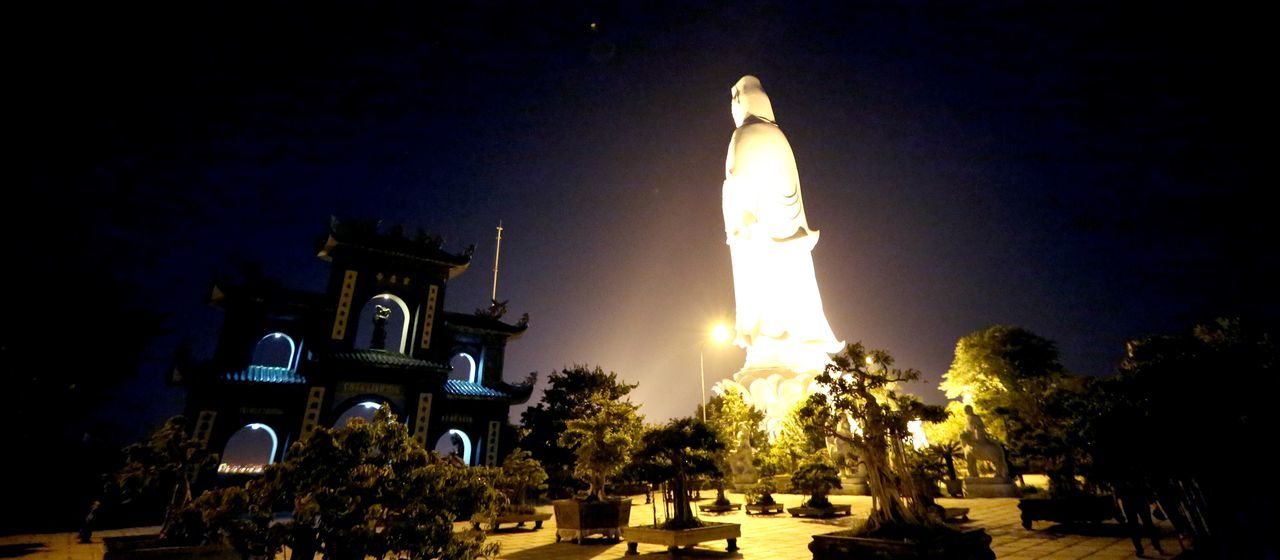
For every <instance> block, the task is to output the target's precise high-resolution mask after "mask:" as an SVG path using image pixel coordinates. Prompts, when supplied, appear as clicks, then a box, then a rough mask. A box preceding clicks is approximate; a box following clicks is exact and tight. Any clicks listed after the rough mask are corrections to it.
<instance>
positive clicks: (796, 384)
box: [711, 367, 822, 441]
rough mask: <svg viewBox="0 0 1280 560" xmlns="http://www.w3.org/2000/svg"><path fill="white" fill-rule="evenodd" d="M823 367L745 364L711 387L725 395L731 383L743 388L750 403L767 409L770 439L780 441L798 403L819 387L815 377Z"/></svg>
mask: <svg viewBox="0 0 1280 560" xmlns="http://www.w3.org/2000/svg"><path fill="white" fill-rule="evenodd" d="M821 373H822V369H821V368H818V369H809V370H807V371H795V370H794V369H790V368H785V367H769V368H743V369H742V370H741V371H739V372H738V373H735V374H733V379H724V380H721V381H719V382H718V383H716V384H715V386H713V387H712V388H711V390H712V391H714V392H715V393H716V394H717V395H723V394H724V392H725V389H726V388H727V387H733V388H735V389H737V390H739V391H741V393H742V396H743V400H745V401H746V402H747V404H749V405H751V406H753V407H755V408H756V409H757V410H760V411H761V412H764V425H765V429H766V430H767V431H768V433H769V441H777V439H778V434H780V433H781V432H782V427H783V423H784V422H785V421H786V420H787V417H788V416H789V415H790V414H791V411H792V410H794V409H795V408H796V407H798V406H800V405H802V404H804V401H805V399H807V398H809V394H810V393H812V392H813V391H815V390H816V389H817V387H818V384H817V382H816V381H815V379H816V378H817V377H818V375H819V374H821Z"/></svg>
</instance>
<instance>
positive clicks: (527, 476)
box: [498, 448, 547, 513]
mask: <svg viewBox="0 0 1280 560" xmlns="http://www.w3.org/2000/svg"><path fill="white" fill-rule="evenodd" d="M546 481H547V471H544V470H542V465H541V464H539V463H538V461H537V460H535V459H534V458H533V456H532V455H530V454H529V452H528V451H525V450H523V449H519V448H517V449H515V450H513V451H512V452H511V454H510V455H507V458H506V459H504V460H503V461H502V469H501V474H499V476H498V486H499V488H501V489H502V490H503V493H505V494H507V498H508V500H510V502H511V505H510V506H508V509H509V510H510V511H511V512H513V513H533V506H530V505H527V504H526V502H527V500H528V497H529V491H530V490H536V489H542V488H546V485H545V484H543V483H544V482H546Z"/></svg>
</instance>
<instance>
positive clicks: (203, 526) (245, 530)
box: [170, 480, 280, 558]
mask: <svg viewBox="0 0 1280 560" xmlns="http://www.w3.org/2000/svg"><path fill="white" fill-rule="evenodd" d="M262 490H263V485H262V483H261V481H260V480H253V481H250V482H249V483H248V484H246V485H245V486H229V487H226V488H218V489H215V490H211V491H208V492H205V493H204V494H201V495H200V497H198V498H196V499H195V500H192V501H191V502H190V503H188V504H186V505H185V506H184V507H182V509H180V510H179V511H178V512H177V513H176V514H175V516H174V517H175V519H174V523H173V524H172V525H171V528H170V533H171V535H173V536H174V537H173V538H174V539H175V540H178V541H180V542H185V543H191V544H225V545H229V546H231V547H232V548H234V549H235V550H236V551H237V552H239V553H240V554H241V556H242V557H245V558H247V557H249V556H250V555H256V556H260V557H261V556H274V555H275V553H277V552H279V549H280V545H279V544H278V543H276V544H273V543H272V541H271V538H270V537H269V534H270V529H269V526H270V524H271V518H272V510H271V508H270V500H269V499H267V498H268V497H267V495H266V494H265V493H264V492H263V491H262Z"/></svg>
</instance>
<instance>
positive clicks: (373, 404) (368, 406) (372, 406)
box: [360, 401, 382, 408]
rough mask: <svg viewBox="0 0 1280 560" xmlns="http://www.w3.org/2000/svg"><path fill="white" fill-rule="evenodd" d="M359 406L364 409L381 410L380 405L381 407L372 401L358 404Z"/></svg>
mask: <svg viewBox="0 0 1280 560" xmlns="http://www.w3.org/2000/svg"><path fill="white" fill-rule="evenodd" d="M360 406H362V407H364V408H382V405H381V404H378V403H376V402H373V401H365V402H362V403H360Z"/></svg>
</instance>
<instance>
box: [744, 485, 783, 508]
mask: <svg viewBox="0 0 1280 560" xmlns="http://www.w3.org/2000/svg"><path fill="white" fill-rule="evenodd" d="M746 495H747V504H750V505H753V506H771V505H773V504H776V503H778V502H777V500H774V499H773V485H772V484H770V483H768V482H762V483H760V484H757V485H755V486H752V487H751V488H749V489H747V494H746Z"/></svg>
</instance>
